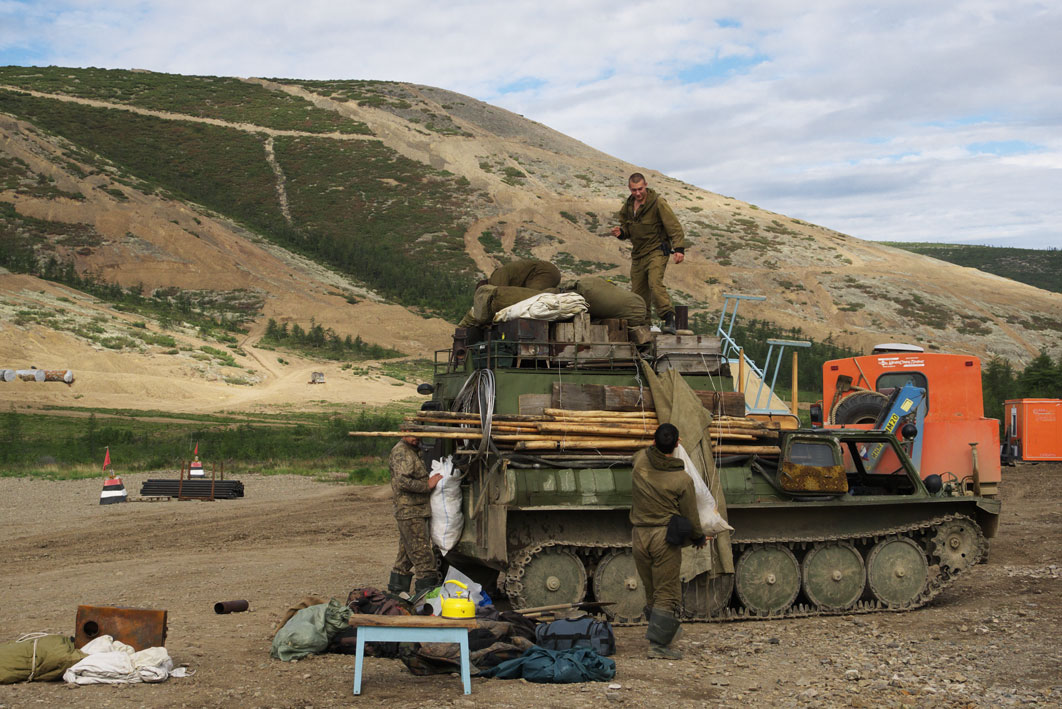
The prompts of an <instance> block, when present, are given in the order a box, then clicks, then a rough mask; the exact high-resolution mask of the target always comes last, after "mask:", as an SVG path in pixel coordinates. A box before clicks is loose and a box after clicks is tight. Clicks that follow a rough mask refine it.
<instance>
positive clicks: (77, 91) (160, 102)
mask: <svg viewBox="0 0 1062 709" xmlns="http://www.w3.org/2000/svg"><path fill="white" fill-rule="evenodd" d="M0 84H6V85H8V86H17V87H19V88H23V89H32V90H33V91H40V92H42V93H52V94H65V95H67V96H76V97H79V98H89V99H96V100H99V101H109V102H112V103H122V104H127V105H130V106H137V107H139V108H147V109H151V110H154V111H166V112H169V113H181V114H184V115H188V116H195V117H197V118H217V119H220V120H224V121H230V122H233V123H252V124H254V125H258V126H263V127H265V128H275V129H278V130H299V131H306V132H310V133H358V134H371V133H372V131H370V130H369V127H368V126H367V125H365V124H364V123H362V122H360V121H355V120H352V119H350V118H346V117H344V116H341V115H339V114H338V113H335V112H333V111H326V110H323V109H320V108H317V107H315V106H314V105H313V104H312V103H310V102H309V101H307V100H306V99H303V98H300V97H298V96H292V95H291V94H287V93H283V92H280V91H273V90H270V89H267V88H265V87H264V86H260V85H259V84H251V83H248V82H246V81H242V80H240V79H236V78H231V77H225V76H181V75H180V74H160V73H157V72H152V71H124V70H119V69H96V68H88V69H70V68H65V67H54V66H51V67H22V66H5V67H0Z"/></svg>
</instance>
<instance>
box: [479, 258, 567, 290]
mask: <svg viewBox="0 0 1062 709" xmlns="http://www.w3.org/2000/svg"><path fill="white" fill-rule="evenodd" d="M560 280H561V272H560V269H558V268H557V267H556V266H554V265H553V264H552V263H550V262H549V261H539V260H538V259H530V258H524V259H517V260H515V261H510V262H509V263H507V264H505V265H504V266H501V267H500V268H496V269H494V272H493V273H491V274H490V278H488V279H487V283H488V284H489V285H492V286H517V287H519V288H534V289H536V290H546V289H547V288H554V287H555V286H556V285H557V284H558V283H560Z"/></svg>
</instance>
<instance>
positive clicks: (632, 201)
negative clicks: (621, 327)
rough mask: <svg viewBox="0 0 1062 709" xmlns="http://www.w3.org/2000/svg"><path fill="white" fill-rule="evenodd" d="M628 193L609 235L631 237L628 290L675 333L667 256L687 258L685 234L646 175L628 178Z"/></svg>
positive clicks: (670, 331)
mask: <svg viewBox="0 0 1062 709" xmlns="http://www.w3.org/2000/svg"><path fill="white" fill-rule="evenodd" d="M627 187H628V189H630V191H631V196H630V197H628V198H627V201H626V202H624V203H623V208H622V209H620V212H619V220H620V225H619V226H617V227H613V228H612V236H614V237H616V238H617V239H630V240H631V247H632V251H631V290H632V291H634V292H635V293H637V294H638V295H640V296H641V297H642V300H644V301H645V308H646V313H647V314H650V315H651V314H652V310H653V309H654V308H655V309H656V314H657V315H658V316H659V317H660V318H661V319H662V320H663V321H664V325H663V327H662V328H661V329H662V330H663V331H664V332H668V333H671V334H674V333H675V309H674V307H672V305H671V298H670V297H669V296H668V294H667V289H666V288H664V271H665V270H666V269H667V257H668V256H669V255H671V254H674V261H675V263H677V264H678V263H682V261H683V259H685V258H686V235H685V232H683V231H682V225H681V224H679V220H678V219H677V218H676V217H675V213H674V212H673V211H671V207H670V206H668V203H667V202H666V201H665V200H664V198H663V197H661V196H660V195H658V194H657V193H656V191H655V190H651V189H649V186H648V185H647V184H646V182H645V175H643V174H642V173H640V172H636V173H634V174H633V175H631V176H630V179H629V180H628V181H627Z"/></svg>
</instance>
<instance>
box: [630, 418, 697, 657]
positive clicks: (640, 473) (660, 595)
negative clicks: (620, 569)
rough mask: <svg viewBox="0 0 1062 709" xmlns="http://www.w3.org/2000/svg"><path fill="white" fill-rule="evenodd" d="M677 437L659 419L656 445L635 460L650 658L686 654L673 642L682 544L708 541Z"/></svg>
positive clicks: (637, 548) (639, 565)
mask: <svg viewBox="0 0 1062 709" xmlns="http://www.w3.org/2000/svg"><path fill="white" fill-rule="evenodd" d="M678 440H679V433H678V429H677V428H675V427H674V426H673V425H672V424H670V423H664V424H661V425H660V426H659V427H658V428H657V429H656V431H655V432H654V433H653V445H651V446H649V447H648V448H644V449H642V450H640V451H638V452H637V453H635V454H634V459H633V460H632V466H633V468H634V471H633V473H632V475H631V517H630V519H631V524H632V525H634V530H633V532H632V533H631V536H632V539H631V542H632V546H633V547H634V566H635V568H636V569H637V570H638V577H639V578H640V579H641V581H642V587H643V588H644V589H645V607H646V615H647V616H648V619H649V628H648V629H647V630H646V631H645V637H646V638H648V639H649V657H650V658H652V659H666V660H681V659H682V652H680V651H679V650H677V649H674V648H672V647H670V645H671V641H672V640H673V639H674V638H675V635H676V634H677V633H678V630H679V613H680V612H681V610H682V577H681V570H682V546H684V545H685V544H688V543H690V542H692V543H693V544H694V545H696V546H697V547H698V548H700V547H703V546H704V545H705V544H706V543H707V541H708V539H707V537H705V535H704V533H703V532H702V531H701V522H700V515H698V513H697V493H696V491H695V490H694V488H693V480H692V479H691V478H690V476H689V475H688V474H687V473H686V470H685V467H684V466H683V463H682V460H680V459H679V458H676V457H675V455H674V453H675V448H676V447H677V446H678ZM676 537H679V538H678V539H676ZM676 542H677V543H676Z"/></svg>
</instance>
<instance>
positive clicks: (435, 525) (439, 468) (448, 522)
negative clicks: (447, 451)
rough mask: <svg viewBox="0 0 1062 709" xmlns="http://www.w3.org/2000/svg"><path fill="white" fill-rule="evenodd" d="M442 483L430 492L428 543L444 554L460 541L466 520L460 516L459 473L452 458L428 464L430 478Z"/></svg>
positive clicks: (448, 457)
mask: <svg viewBox="0 0 1062 709" xmlns="http://www.w3.org/2000/svg"><path fill="white" fill-rule="evenodd" d="M436 474H438V475H442V479H441V480H440V481H439V482H438V484H437V485H436V486H435V488H434V489H433V490H432V491H431V497H430V502H431V541H432V543H433V544H434V545H435V546H436V548H438V550H439V551H440V552H442V553H443V554H446V552H448V551H450V550H451V549H453V548H454V545H455V544H457V540H458V539H460V538H461V531H462V530H463V529H464V524H465V520H464V518H463V517H462V516H461V471H460V470H458V469H456V468H454V457H453V456H452V455H451V456H447V457H446V458H445V459H444V460H433V461H432V462H431V475H436Z"/></svg>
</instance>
